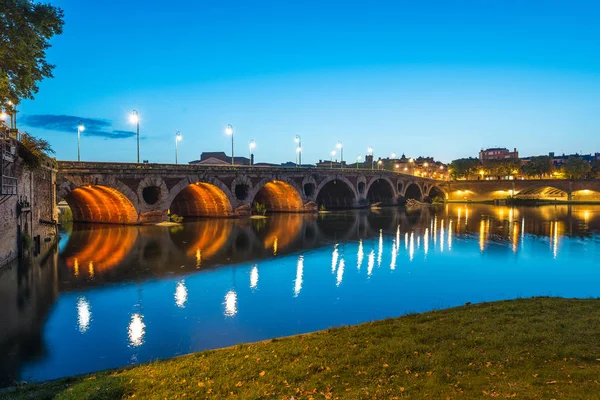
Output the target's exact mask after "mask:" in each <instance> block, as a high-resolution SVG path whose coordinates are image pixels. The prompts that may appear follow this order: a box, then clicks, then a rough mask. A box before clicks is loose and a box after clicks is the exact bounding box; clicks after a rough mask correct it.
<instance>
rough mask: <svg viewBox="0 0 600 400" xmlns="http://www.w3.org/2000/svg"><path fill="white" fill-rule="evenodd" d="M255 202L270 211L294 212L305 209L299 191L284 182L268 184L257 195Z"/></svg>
mask: <svg viewBox="0 0 600 400" xmlns="http://www.w3.org/2000/svg"><path fill="white" fill-rule="evenodd" d="M254 201H255V202H256V203H261V204H264V205H266V206H267V210H268V211H276V212H294V211H301V210H302V209H303V202H302V197H300V194H299V193H298V191H297V190H296V189H295V188H294V187H293V186H292V185H290V184H289V183H287V182H283V181H271V182H267V183H266V184H265V185H264V186H263V187H262V188H260V190H259V191H258V193H256V196H255V197H254Z"/></svg>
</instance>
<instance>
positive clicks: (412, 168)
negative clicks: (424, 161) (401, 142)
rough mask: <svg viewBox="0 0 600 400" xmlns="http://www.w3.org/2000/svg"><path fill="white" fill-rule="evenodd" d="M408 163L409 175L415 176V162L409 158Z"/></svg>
mask: <svg viewBox="0 0 600 400" xmlns="http://www.w3.org/2000/svg"><path fill="white" fill-rule="evenodd" d="M408 163H409V164H410V173H411V174H412V175H414V174H415V160H413V159H412V158H409V159H408Z"/></svg>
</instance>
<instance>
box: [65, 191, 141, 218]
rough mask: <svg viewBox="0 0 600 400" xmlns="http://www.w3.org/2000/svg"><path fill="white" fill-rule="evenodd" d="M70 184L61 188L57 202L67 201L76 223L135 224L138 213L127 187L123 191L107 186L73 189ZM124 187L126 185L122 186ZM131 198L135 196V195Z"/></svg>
mask: <svg viewBox="0 0 600 400" xmlns="http://www.w3.org/2000/svg"><path fill="white" fill-rule="evenodd" d="M72 186H74V184H72V183H70V182H69V184H68V185H67V186H64V187H62V188H61V190H60V191H59V193H58V194H57V201H60V200H65V201H66V202H67V204H68V205H69V207H70V208H71V212H72V213H73V221H76V222H102V223H110V224H135V223H137V222H138V212H137V210H136V208H135V206H134V205H133V203H132V201H131V200H130V197H129V196H126V195H125V194H123V192H131V190H129V189H128V188H126V187H123V188H121V190H118V189H115V188H113V187H110V186H105V185H82V186H79V187H72ZM122 186H124V185H122ZM130 196H134V195H133V193H131V194H130Z"/></svg>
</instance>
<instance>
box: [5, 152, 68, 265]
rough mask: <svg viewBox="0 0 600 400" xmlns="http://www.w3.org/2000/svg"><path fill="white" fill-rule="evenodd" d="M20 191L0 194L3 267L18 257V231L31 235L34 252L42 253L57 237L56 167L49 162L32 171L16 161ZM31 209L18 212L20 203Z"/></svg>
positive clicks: (37, 255)
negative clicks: (8, 194)
mask: <svg viewBox="0 0 600 400" xmlns="http://www.w3.org/2000/svg"><path fill="white" fill-rule="evenodd" d="M17 179H18V188H17V192H18V195H16V196H4V197H0V267H1V266H3V265H5V264H7V263H8V262H10V261H12V260H14V259H15V258H17V256H18V254H19V240H18V235H19V232H21V233H22V236H24V235H25V234H27V235H28V236H29V237H30V238H31V239H32V246H31V255H32V256H34V257H43V256H44V255H45V254H46V253H47V252H48V250H49V248H50V247H51V246H52V245H53V244H54V239H55V238H56V220H57V218H58V210H57V208H56V191H55V185H56V170H55V169H54V168H53V167H52V164H51V163H50V162H48V163H46V164H45V165H44V166H42V168H40V169H39V170H36V171H30V170H29V169H27V168H25V167H24V165H23V164H22V163H21V162H20V161H17ZM23 200H27V202H28V203H29V205H30V211H24V212H22V213H21V214H20V215H18V211H17V210H18V203H19V202H20V201H23Z"/></svg>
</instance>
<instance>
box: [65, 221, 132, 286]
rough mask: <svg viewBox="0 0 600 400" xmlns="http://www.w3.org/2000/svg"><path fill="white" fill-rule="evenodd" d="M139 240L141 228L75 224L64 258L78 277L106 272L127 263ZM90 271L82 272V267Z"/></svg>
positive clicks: (84, 270)
mask: <svg viewBox="0 0 600 400" xmlns="http://www.w3.org/2000/svg"><path fill="white" fill-rule="evenodd" d="M137 237H138V229H137V228H136V227H131V226H109V225H94V224H89V225H88V224H84V225H80V224H75V225H74V226H73V231H72V232H71V235H70V238H69V241H68V243H67V246H66V247H65V249H64V251H63V254H62V255H63V257H64V258H65V263H66V265H67V267H68V268H70V269H72V270H73V274H74V275H75V276H78V275H79V274H81V273H86V272H87V275H89V276H90V277H93V275H94V272H105V271H108V270H111V269H113V268H114V267H115V266H117V265H119V264H120V263H122V262H123V260H124V259H125V257H126V256H127V255H128V254H129V253H130V252H131V249H132V248H133V245H134V244H135V242H136V240H137ZM82 265H83V266H87V267H88V268H83V270H82V269H81V266H82Z"/></svg>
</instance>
